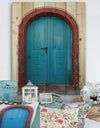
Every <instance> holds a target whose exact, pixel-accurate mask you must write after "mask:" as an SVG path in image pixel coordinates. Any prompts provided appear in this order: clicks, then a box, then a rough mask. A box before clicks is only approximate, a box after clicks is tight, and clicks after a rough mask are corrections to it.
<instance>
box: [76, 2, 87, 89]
mask: <svg viewBox="0 0 100 128" xmlns="http://www.w3.org/2000/svg"><path fill="white" fill-rule="evenodd" d="M77 24H78V27H79V69H80V71H79V74H80V88H82V87H83V86H84V85H85V81H86V78H85V76H86V71H85V70H86V43H85V41H86V10H85V3H82V2H77Z"/></svg>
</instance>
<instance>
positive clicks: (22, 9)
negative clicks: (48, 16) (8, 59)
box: [12, 2, 86, 88]
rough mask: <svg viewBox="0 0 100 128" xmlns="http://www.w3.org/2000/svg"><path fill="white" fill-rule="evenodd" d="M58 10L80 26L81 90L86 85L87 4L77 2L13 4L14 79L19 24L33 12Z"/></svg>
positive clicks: (13, 76)
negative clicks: (45, 9) (49, 9)
mask: <svg viewBox="0 0 100 128" xmlns="http://www.w3.org/2000/svg"><path fill="white" fill-rule="evenodd" d="M44 6H45V8H48V7H50V8H58V9H61V10H65V9H66V12H67V13H69V14H70V15H71V16H72V17H73V18H74V20H75V21H76V22H77V24H78V28H79V36H80V38H79V39H80V45H79V51H80V53H79V54H80V56H79V62H80V63H79V65H80V88H82V87H83V86H84V85H85V74H86V73H85V58H86V57H85V52H86V44H85V38H86V32H85V31H86V30H85V27H86V23H85V20H86V18H85V13H86V12H85V3H82V2H81V3H80V2H78V3H76V2H67V3H65V2H53V3H52V2H49V3H46V2H45V3H44V2H35V3H30V2H27V3H26V2H24V3H18V2H14V3H13V4H12V79H13V80H17V79H18V38H19V37H18V35H19V31H18V30H19V29H18V27H19V24H20V23H21V21H22V17H25V16H26V15H27V14H29V13H30V12H31V11H33V10H35V9H38V8H44Z"/></svg>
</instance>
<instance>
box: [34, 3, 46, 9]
mask: <svg viewBox="0 0 100 128" xmlns="http://www.w3.org/2000/svg"><path fill="white" fill-rule="evenodd" d="M38 8H44V2H34V10H35V9H38Z"/></svg>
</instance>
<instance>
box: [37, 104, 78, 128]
mask: <svg viewBox="0 0 100 128" xmlns="http://www.w3.org/2000/svg"><path fill="white" fill-rule="evenodd" d="M77 122H78V108H68V109H56V108H48V107H43V106H40V127H41V128H77Z"/></svg>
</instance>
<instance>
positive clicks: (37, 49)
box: [26, 16, 72, 84]
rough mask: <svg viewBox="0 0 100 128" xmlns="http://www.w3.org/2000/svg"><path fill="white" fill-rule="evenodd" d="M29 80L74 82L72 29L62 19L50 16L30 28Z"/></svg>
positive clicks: (51, 82)
mask: <svg viewBox="0 0 100 128" xmlns="http://www.w3.org/2000/svg"><path fill="white" fill-rule="evenodd" d="M26 60H27V65H26V81H28V80H31V81H32V82H33V83H39V84H71V82H72V32H71V29H70V26H69V25H68V24H67V23H66V22H65V21H63V20H62V19H60V18H57V17H52V16H46V17H40V18H38V19H37V20H35V21H34V22H32V23H31V24H30V25H29V26H28V29H27V49H26Z"/></svg>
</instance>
